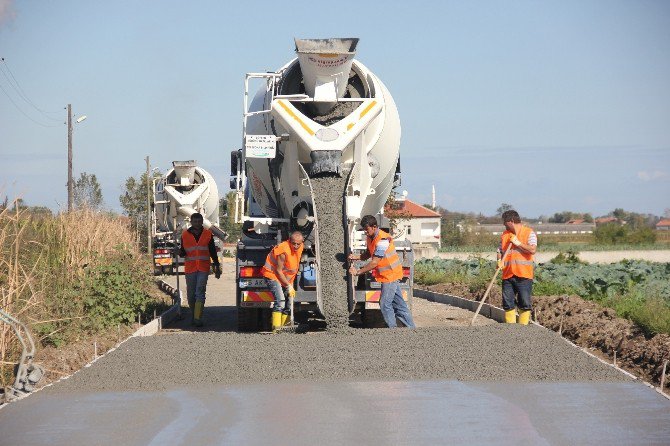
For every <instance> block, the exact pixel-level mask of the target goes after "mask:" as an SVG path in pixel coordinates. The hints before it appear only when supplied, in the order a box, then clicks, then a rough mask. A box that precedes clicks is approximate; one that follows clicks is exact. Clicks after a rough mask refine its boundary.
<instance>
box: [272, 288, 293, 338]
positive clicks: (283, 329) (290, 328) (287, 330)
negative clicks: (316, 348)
mask: <svg viewBox="0 0 670 446" xmlns="http://www.w3.org/2000/svg"><path fill="white" fill-rule="evenodd" d="M288 299H289V300H290V302H291V303H290V305H291V315H290V319H289V320H290V321H291V325H285V326H283V327H280V328H279V329H277V331H275V333H297V332H298V326H297V325H295V321H294V320H293V298H292V297H289V298H288Z"/></svg>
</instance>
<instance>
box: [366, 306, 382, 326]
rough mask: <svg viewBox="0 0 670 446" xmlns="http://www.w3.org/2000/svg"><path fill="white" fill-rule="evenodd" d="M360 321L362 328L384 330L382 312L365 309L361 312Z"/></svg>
mask: <svg viewBox="0 0 670 446" xmlns="http://www.w3.org/2000/svg"><path fill="white" fill-rule="evenodd" d="M361 321H362V322H363V327H364V328H386V322H385V321H384V316H382V310H377V309H371V308H367V309H364V310H363V311H362V312H361Z"/></svg>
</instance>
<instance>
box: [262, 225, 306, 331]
mask: <svg viewBox="0 0 670 446" xmlns="http://www.w3.org/2000/svg"><path fill="white" fill-rule="evenodd" d="M304 240H305V239H304V237H303V235H302V233H301V232H300V231H295V232H293V233H292V234H291V236H290V237H289V239H288V240H286V241H284V242H281V243H280V244H278V245H277V246H275V247H274V248H272V250H271V251H270V253H269V254H268V256H267V258H266V259H265V265H263V269H262V270H261V274H263V277H265V281H266V284H267V287H268V288H269V289H270V291H272V294H273V296H274V298H275V302H274V308H273V310H272V330H273V331H275V330H277V329H279V328H280V327H281V326H283V325H285V324H286V321H287V320H288V315H289V312H290V306H289V305H287V302H286V299H285V298H284V288H285V289H286V294H287V295H288V297H289V298H290V299H293V298H294V297H295V295H296V293H295V288H294V286H293V281H294V280H295V276H296V275H297V274H298V267H299V266H300V259H301V258H302V250H303V244H304Z"/></svg>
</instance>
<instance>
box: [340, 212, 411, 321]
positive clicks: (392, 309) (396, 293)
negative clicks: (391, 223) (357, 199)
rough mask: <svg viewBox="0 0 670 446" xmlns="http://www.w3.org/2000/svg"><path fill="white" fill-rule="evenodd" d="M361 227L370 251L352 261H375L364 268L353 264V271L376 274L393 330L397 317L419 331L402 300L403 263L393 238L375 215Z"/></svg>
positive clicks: (363, 220)
mask: <svg viewBox="0 0 670 446" xmlns="http://www.w3.org/2000/svg"><path fill="white" fill-rule="evenodd" d="M361 228H362V229H363V231H365V235H366V236H367V237H366V243H367V248H368V250H367V252H364V253H363V254H362V255H359V254H350V255H349V260H367V259H371V260H370V261H369V262H368V263H366V264H365V265H363V266H362V267H361V269H357V268H356V267H355V266H353V265H352V266H351V268H349V272H350V273H351V274H352V275H354V276H358V275H361V274H365V273H367V272H368V271H372V272H373V273H372V275H373V276H374V277H375V279H376V280H377V282H381V285H382V289H381V296H380V297H379V307H380V309H381V311H382V316H383V317H384V321H385V322H386V325H388V327H389V328H395V327H397V323H396V318H397V319H398V320H400V322H402V324H403V325H405V326H406V327H409V328H415V325H414V320H413V319H412V313H411V312H410V311H409V308H408V307H407V303H405V300H404V299H403V298H402V291H401V290H400V282H399V280H400V279H402V277H403V272H402V262H401V261H400V257H399V256H398V253H397V252H396V250H395V245H394V244H393V237H391V236H390V235H389V234H388V233H386V232H384V231H382V230H381V229H379V227H378V226H377V219H376V218H375V217H374V216H372V215H366V216H364V217H363V218H361Z"/></svg>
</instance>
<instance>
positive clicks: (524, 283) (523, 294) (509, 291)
mask: <svg viewBox="0 0 670 446" xmlns="http://www.w3.org/2000/svg"><path fill="white" fill-rule="evenodd" d="M532 294H533V279H525V278H523V277H517V276H512V277H510V278H509V279H503V283H502V295H503V310H513V309H514V308H516V307H519V310H531V309H532V308H533V304H532V302H531V296H532Z"/></svg>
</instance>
